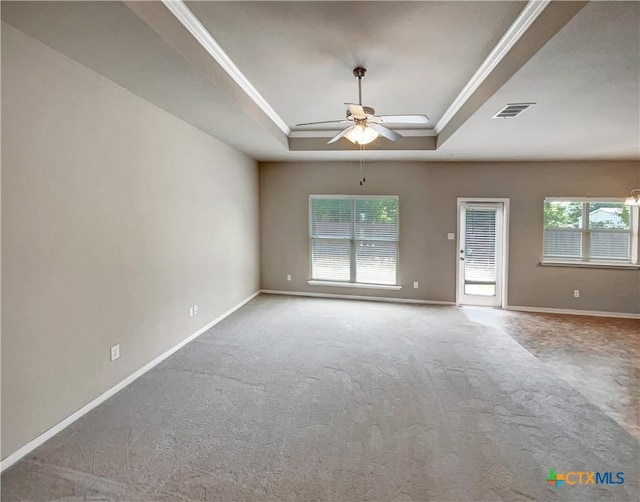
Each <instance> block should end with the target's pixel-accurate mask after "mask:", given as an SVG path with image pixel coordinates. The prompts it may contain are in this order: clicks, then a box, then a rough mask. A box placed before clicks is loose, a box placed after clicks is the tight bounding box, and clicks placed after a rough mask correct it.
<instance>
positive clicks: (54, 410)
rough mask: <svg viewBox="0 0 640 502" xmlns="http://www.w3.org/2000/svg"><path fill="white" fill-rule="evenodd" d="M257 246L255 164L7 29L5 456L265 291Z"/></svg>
mask: <svg viewBox="0 0 640 502" xmlns="http://www.w3.org/2000/svg"><path fill="white" fill-rule="evenodd" d="M258 236H259V208H258V169H257V164H256V163H255V161H253V160H251V159H250V158H248V157H246V156H245V155H243V154H241V153H239V152H237V151H235V150H233V149H232V148H230V147H228V146H226V145H224V144H223V143H220V142H219V141H216V140H214V139H212V138H211V137H210V136H208V135H206V134H204V133H203V132H201V131H199V130H197V129H195V128H194V127H192V126H190V125H187V124H186V123H184V122H182V121H180V120H178V119H177V118H175V117H173V116H171V115H169V114H168V113H166V112H164V111H163V110H161V109H159V108H157V107H155V106H152V105H150V104H149V103H147V102H146V101H143V100H142V99H140V98H138V97H136V96H134V95H133V94H131V93H129V92H128V91H125V90H124V89H122V88H120V87H119V86H117V85H115V84H114V83H112V82H110V81H108V80H106V79H104V78H102V77H101V76H99V75H97V74H96V73H94V72H92V71H90V70H88V69H86V68H84V67H82V66H80V65H78V64H77V63H75V62H72V61H71V60H69V59H67V58H66V57H64V56H62V55H61V54H59V53H57V52H55V51H53V50H51V49H49V48H47V47H45V46H43V45H41V44H40V43H39V42H36V41H35V40H33V39H31V38H29V37H27V36H26V35H24V34H22V33H21V32H19V31H16V30H15V29H13V28H11V27H9V26H7V25H4V24H3V25H2V266H3V275H2V302H3V304H2V313H3V317H2V457H3V458H6V457H7V456H8V455H9V454H11V453H12V452H14V451H16V450H17V449H18V448H20V447H22V446H23V445H25V443H27V442H28V441H30V440H32V439H34V438H35V437H37V436H38V435H39V434H41V433H43V432H44V431H45V430H47V429H48V428H50V427H51V426H53V425H54V424H56V423H58V422H59V421H60V420H62V419H64V418H65V417H67V416H68V415H70V414H71V413H73V412H74V411H76V410H78V409H79V408H81V407H82V406H83V405H85V404H86V403H88V402H89V401H91V400H92V399H94V398H95V397H97V396H98V395H100V394H101V393H103V392H104V391H105V390H107V389H108V388H110V387H112V386H113V385H115V384H116V383H118V382H120V381H121V380H122V379H123V378H125V377H127V376H128V375H130V374H131V373H133V372H134V371H136V370H137V369H139V368H140V367H142V366H143V365H144V364H146V363H147V362H149V361H151V360H152V359H153V358H155V357H156V356H158V355H159V354H161V353H163V352H164V351H166V350H168V349H169V348H171V347H172V346H174V345H175V344H177V343H178V342H180V341H181V340H183V339H184V338H186V337H187V336H189V335H190V334H192V333H194V332H195V331H196V330H198V329H199V328H200V327H202V326H204V325H206V324H207V323H208V322H209V321H211V320H213V319H214V318H216V317H217V316H218V315H220V314H221V313H223V312H225V311H226V310H228V309H229V308H231V307H232V306H234V305H235V304H237V303H238V302H240V301H241V300H243V299H244V298H246V297H247V296H249V295H250V294H251V293H253V292H255V291H256V290H257V289H258V287H259V241H258V239H259V237H258ZM192 304H198V306H199V313H198V315H197V316H196V317H193V318H189V317H188V308H189V305H192ZM115 343H120V348H121V357H120V359H119V360H117V361H116V362H114V363H111V362H109V347H110V346H111V345H113V344H115Z"/></svg>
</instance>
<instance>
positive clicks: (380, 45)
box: [2, 1, 640, 161]
mask: <svg viewBox="0 0 640 502" xmlns="http://www.w3.org/2000/svg"><path fill="white" fill-rule="evenodd" d="M176 5H177V6H178V7H177V10H176V8H175V7H174V8H172V10H174V12H171V11H170V10H169V9H168V8H167V7H166V6H165V5H164V4H163V3H161V2H124V3H121V2H50V1H47V2H30V1H29V2H6V1H3V2H2V20H3V21H4V22H6V23H8V24H10V25H12V26H14V27H15V28H17V29H19V30H22V31H24V32H25V33H27V34H29V35H31V36H32V37H34V38H36V39H38V40H40V41H42V42H43V43H45V44H47V45H49V46H51V47H53V48H54V49H56V50H58V51H60V52H62V53H63V54H65V55H67V56H68V57H70V58H72V59H74V60H76V61H78V62H79V63H81V64H83V65H84V66H87V67H89V68H92V69H93V70H95V71H97V72H98V73H100V74H102V75H104V76H105V77H107V78H109V79H110V80H113V81H114V82H116V83H118V84H119V85H121V86H122V87H125V88H127V89H129V90H130V91H131V92H133V93H135V94H137V95H139V96H141V97H142V98H144V99H146V100H148V101H150V102H152V103H154V104H156V105H157V106H160V107H162V108H164V109H165V110H167V111H168V112H170V113H172V114H174V115H176V116H177V117H180V118H181V119H183V120H185V121H186V122H189V123H191V124H193V125H194V126H196V127H198V128H200V129H202V130H203V131H205V132H207V133H209V134H211V135H212V136H214V137H216V138H218V139H220V140H222V141H224V142H226V143H228V144H230V145H232V146H234V147H235V148H238V149H239V150H242V151H244V152H246V153H248V154H249V155H251V156H253V157H254V158H256V159H258V160H353V159H356V158H358V155H359V152H358V149H357V147H355V146H354V145H352V144H350V143H349V142H347V141H346V140H341V141H340V142H338V143H337V144H335V145H333V146H327V145H326V141H327V139H328V138H329V137H331V136H332V135H333V134H335V131H333V130H326V128H325V130H322V129H321V128H309V127H296V124H297V123H300V122H310V121H320V120H332V119H341V118H343V117H344V113H345V108H344V104H343V103H344V102H356V101H357V97H358V95H357V81H356V80H355V79H354V77H353V75H352V70H353V68H354V67H355V66H358V65H362V66H365V67H366V68H367V70H368V72H367V76H366V78H365V79H364V81H363V103H364V104H365V105H369V106H372V107H374V108H375V109H376V112H377V113H381V114H408V113H420V114H426V115H428V116H429V118H430V124H429V125H428V126H426V127H424V128H423V129H421V130H417V131H416V130H414V131H400V132H401V133H403V135H405V136H407V137H405V138H402V139H401V140H398V141H397V142H395V143H392V142H389V141H387V140H385V139H382V138H381V139H379V140H376V141H375V142H374V143H373V144H372V145H370V147H367V148H368V152H367V156H368V158H369V159H370V160H456V161H466V160H481V161H504V160H565V159H566V160H569V159H570V160H581V159H610V160H629V159H633V160H639V159H640V55H639V50H638V48H639V47H640V3H638V2H633V1H632V2H618V1H613V2H600V1H597V2H589V3H586V2H564V1H550V2H548V1H545V2H535V3H532V2H529V3H526V2H516V1H506V2H493V1H477V2H446V1H445V2H435V1H434V2H432V1H426V2H400V1H394V2H377V1H372V2H368V1H360V2H322V1H308V2H304V1H303V2H288V1H286V2H270V1H257V2H242V1H233V2H226V1H220V2H191V1H189V2H186V3H183V2H177V3H176V2H174V3H173V6H176ZM181 16H182V17H181ZM194 35H195V36H194ZM196 37H198V38H196ZM216 51H217V52H216ZM216 58H218V59H216ZM514 102H516V103H517V102H535V103H536V104H535V105H534V106H533V107H531V108H530V109H529V110H527V111H525V112H524V113H523V114H522V115H520V116H519V117H517V118H515V119H506V120H505V119H493V118H492V117H493V115H495V114H496V113H497V112H498V111H499V110H500V109H501V108H502V107H504V106H505V105H506V104H508V103H514ZM337 130H339V129H337ZM337 130H336V131H337Z"/></svg>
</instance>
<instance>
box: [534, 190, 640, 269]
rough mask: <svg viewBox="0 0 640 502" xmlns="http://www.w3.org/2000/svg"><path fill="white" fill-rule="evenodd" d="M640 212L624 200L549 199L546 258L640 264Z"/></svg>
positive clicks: (548, 259) (557, 260)
mask: <svg viewBox="0 0 640 502" xmlns="http://www.w3.org/2000/svg"><path fill="white" fill-rule="evenodd" d="M637 232H638V217H637V211H634V209H633V208H632V207H630V206H624V205H623V204H622V202H617V201H607V200H602V201H598V200H591V199H590V200H584V199H582V200H581V199H565V200H558V199H546V200H545V202H544V246H543V249H544V251H543V260H544V261H547V262H561V263H562V262H567V263H571V262H585V263H605V264H606V263H611V264H616V263H617V264H634V263H637V235H638V233H637Z"/></svg>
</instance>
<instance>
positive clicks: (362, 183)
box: [360, 145, 367, 186]
mask: <svg viewBox="0 0 640 502" xmlns="http://www.w3.org/2000/svg"><path fill="white" fill-rule="evenodd" d="M364 149H365V146H364V145H360V176H362V179H361V180H360V186H364V184H365V182H366V181H367V180H366V178H365V177H364Z"/></svg>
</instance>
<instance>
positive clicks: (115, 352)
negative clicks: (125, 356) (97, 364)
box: [111, 343, 120, 361]
mask: <svg viewBox="0 0 640 502" xmlns="http://www.w3.org/2000/svg"><path fill="white" fill-rule="evenodd" d="M119 357H120V344H119V343H118V344H116V345H114V346H113V347H111V360H112V361H115V360H116V359H118V358H119Z"/></svg>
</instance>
